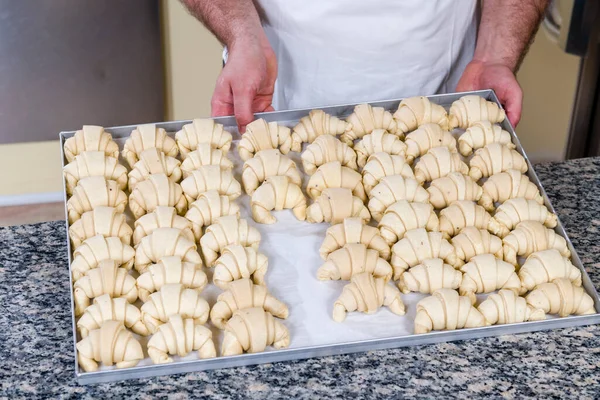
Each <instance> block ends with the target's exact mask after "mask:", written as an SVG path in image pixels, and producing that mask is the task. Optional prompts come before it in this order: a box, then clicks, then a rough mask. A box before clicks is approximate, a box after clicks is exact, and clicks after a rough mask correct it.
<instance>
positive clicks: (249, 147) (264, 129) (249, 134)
mask: <svg viewBox="0 0 600 400" xmlns="http://www.w3.org/2000/svg"><path fill="white" fill-rule="evenodd" d="M291 146H292V135H291V130H290V128H288V127H287V126H282V125H277V122H269V123H267V121H265V120H264V119H262V118H260V119H257V120H255V121H253V122H250V123H249V124H248V125H247V126H246V133H244V134H243V135H242V140H240V142H239V143H238V152H239V153H240V157H241V158H242V160H244V161H246V160H249V159H250V158H252V157H253V156H254V153H256V152H258V151H260V150H266V149H277V148H279V150H280V151H281V152H282V153H283V154H287V153H288V152H289V151H290V150H289V149H290V148H291Z"/></svg>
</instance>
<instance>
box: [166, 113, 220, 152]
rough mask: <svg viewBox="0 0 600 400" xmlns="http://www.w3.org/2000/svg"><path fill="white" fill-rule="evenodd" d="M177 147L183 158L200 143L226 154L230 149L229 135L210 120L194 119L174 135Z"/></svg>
mask: <svg viewBox="0 0 600 400" xmlns="http://www.w3.org/2000/svg"><path fill="white" fill-rule="evenodd" d="M175 140H177V146H179V151H181V155H182V156H183V158H186V157H187V154H188V153H189V152H191V151H194V150H196V149H197V148H198V145H199V144H200V143H208V144H210V145H211V146H212V147H213V148H215V149H219V150H222V151H224V152H225V153H227V152H228V151H229V148H230V147H231V141H232V137H231V133H229V132H227V131H226V130H224V129H223V125H221V124H217V123H215V121H214V120H212V119H209V118H207V119H195V120H193V121H192V123H191V124H186V125H184V126H183V128H182V129H181V130H180V131H178V132H177V133H176V134H175Z"/></svg>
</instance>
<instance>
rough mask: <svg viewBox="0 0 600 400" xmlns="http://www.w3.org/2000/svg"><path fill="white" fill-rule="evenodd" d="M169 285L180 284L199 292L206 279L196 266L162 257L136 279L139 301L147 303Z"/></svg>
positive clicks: (206, 281)
mask: <svg viewBox="0 0 600 400" xmlns="http://www.w3.org/2000/svg"><path fill="white" fill-rule="evenodd" d="M170 283H180V284H182V285H183V286H184V287H185V288H186V289H194V290H197V291H198V292H201V291H202V289H204V287H205V286H206V284H207V283H208V278H207V277H206V274H205V273H204V271H202V269H201V268H199V267H198V265H197V264H194V263H191V262H184V261H182V260H181V258H180V257H178V256H166V257H162V258H161V259H160V260H159V261H158V263H157V264H152V265H150V266H149V267H148V268H146V271H145V272H144V273H143V274H141V275H140V276H139V278H137V287H138V295H139V297H140V300H142V301H143V302H146V301H148V298H149V297H150V295H151V294H152V293H154V292H156V291H159V290H160V289H161V288H162V287H163V286H164V285H167V284H170Z"/></svg>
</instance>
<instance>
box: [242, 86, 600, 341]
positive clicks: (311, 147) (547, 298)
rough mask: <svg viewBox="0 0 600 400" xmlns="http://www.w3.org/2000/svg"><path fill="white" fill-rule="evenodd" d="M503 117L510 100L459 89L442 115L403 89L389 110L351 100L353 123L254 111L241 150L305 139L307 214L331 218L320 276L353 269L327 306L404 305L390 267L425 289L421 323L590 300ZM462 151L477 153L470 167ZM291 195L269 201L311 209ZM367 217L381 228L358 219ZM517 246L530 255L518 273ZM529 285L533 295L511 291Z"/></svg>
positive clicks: (297, 144)
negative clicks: (281, 118)
mask: <svg viewBox="0 0 600 400" xmlns="http://www.w3.org/2000/svg"><path fill="white" fill-rule="evenodd" d="M504 118H505V114H504V111H502V110H501V109H500V108H498V107H497V106H496V105H495V104H494V103H492V102H488V101H486V100H485V99H483V98H480V97H478V96H464V97H463V98H461V99H460V100H458V101H456V102H455V103H454V104H452V107H451V108H450V114H449V115H448V114H447V113H446V111H445V110H444V109H443V107H441V106H438V105H435V104H433V103H431V102H429V101H428V99H426V98H424V97H417V98H410V99H406V100H404V101H403V102H402V103H401V104H400V106H399V108H398V110H397V111H396V113H395V114H394V115H392V114H391V113H389V112H387V111H385V110H383V109H382V108H377V107H376V108H373V107H371V106H369V105H366V104H365V105H359V106H357V107H356V108H355V110H354V113H353V114H351V115H350V117H349V118H348V120H347V121H342V120H340V119H338V118H335V117H332V116H329V115H327V114H325V113H323V112H322V111H317V110H315V111H312V112H311V113H310V114H309V116H307V117H305V118H303V119H302V120H301V122H300V124H299V125H298V126H296V127H295V129H294V131H293V132H291V133H290V131H289V130H288V129H287V128H285V127H281V126H277V124H275V123H269V124H267V123H266V122H265V121H262V120H259V121H255V122H254V123H252V124H250V125H249V127H248V133H247V134H246V135H244V137H243V138H242V141H241V142H240V146H239V148H240V149H239V151H240V156H241V157H242V158H243V159H245V160H248V159H250V157H252V156H253V155H254V157H255V158H257V157H258V158H262V157H263V156H262V154H264V152H266V151H276V150H275V149H277V148H278V149H279V150H280V152H281V153H286V152H288V151H290V150H291V151H300V150H301V149H302V144H303V143H304V142H307V143H308V146H307V147H306V149H305V150H304V152H303V153H302V162H303V168H304V171H305V172H306V173H307V174H309V175H311V178H310V180H309V183H308V185H307V188H306V191H307V193H308V194H309V196H310V197H311V198H313V199H315V202H314V203H313V204H312V205H311V206H310V207H308V210H307V213H306V214H307V215H306V217H307V219H308V221H309V222H322V221H325V222H328V223H331V224H334V226H332V227H331V228H330V229H329V230H328V232H327V235H326V239H325V242H324V243H323V246H322V248H321V255H322V257H323V258H324V259H325V260H326V262H325V264H324V265H323V266H322V267H321V268H320V269H319V272H318V278H319V279H322V280H328V279H344V280H350V281H351V283H350V284H349V285H347V286H346V287H345V289H344V291H343V293H342V296H341V297H340V299H338V301H336V303H335V304H334V311H333V317H334V319H335V320H337V321H341V320H343V319H344V317H345V313H346V312H347V311H354V310H358V311H363V312H368V313H370V312H374V311H376V310H377V308H379V307H381V306H382V305H387V306H388V307H390V309H391V310H392V311H393V312H395V313H397V314H403V313H404V311H405V307H404V305H403V304H402V301H401V299H400V294H399V292H398V291H397V290H395V289H394V288H393V287H392V286H389V285H387V284H386V283H387V282H388V281H389V280H390V279H393V280H395V281H397V283H398V287H399V288H400V289H401V290H402V291H403V292H405V293H407V292H410V291H416V292H422V293H429V294H432V296H431V297H428V298H426V299H424V300H423V301H422V302H420V303H419V305H417V310H418V313H417V315H418V318H417V321H415V332H418V333H421V332H426V331H429V330H431V329H455V328H460V327H467V326H468V327H473V326H483V325H487V324H493V323H511V322H523V321H526V320H531V319H539V318H544V317H545V313H558V314H559V315H561V316H565V315H569V314H572V313H576V314H585V313H590V312H593V307H592V301H591V298H590V297H589V296H588V295H587V294H586V293H585V291H584V290H583V288H581V273H580V271H579V269H578V268H576V267H575V266H573V264H572V263H571V262H570V261H569V259H568V257H570V252H569V250H568V248H567V244H566V241H565V239H564V238H562V237H561V236H559V235H557V234H556V233H555V232H554V231H553V230H551V229H548V228H554V227H555V226H556V223H557V220H556V216H555V215H553V214H552V213H550V212H549V211H548V209H547V208H546V207H545V206H544V205H543V199H542V196H541V194H540V193H539V190H538V188H537V187H536V185H535V184H533V183H532V182H530V181H529V179H528V177H527V176H526V175H524V173H525V172H527V163H526V161H525V160H524V158H523V157H522V156H521V155H520V154H519V153H518V152H516V151H515V150H514V148H515V146H514V144H513V143H512V140H511V135H510V134H509V133H508V132H506V131H504V130H502V128H501V127H500V126H499V125H496V123H500V122H502V121H503V120H504ZM454 127H459V128H462V129H466V131H465V132H464V133H463V134H462V135H461V136H460V137H459V139H458V149H457V143H456V140H455V138H454V137H453V136H452V134H451V133H450V132H448V129H449V128H454ZM405 134H406V137H405V138H404V135H405ZM337 135H340V136H339V139H338V138H336V136H337ZM403 139H404V140H403ZM355 140H358V142H357V143H355ZM474 150H475V154H474V155H472V154H473V151H474ZM459 152H460V154H462V155H463V156H465V157H467V156H471V155H472V157H471V158H470V161H469V165H467V164H466V163H465V162H463V161H462V159H461V158H460V156H459ZM277 154H278V153H277ZM278 156H279V157H280V158H281V157H282V156H281V155H279V154H278ZM417 158H418V161H416V162H415V160H416V159H417ZM250 160H251V159H250ZM413 163H414V167H413V168H411V166H410V164H413ZM265 165H266V163H265ZM279 165H283V168H281V170H280V171H278V172H277V173H274V172H272V174H273V175H285V174H287V175H289V176H290V179H289V180H290V181H291V182H293V180H294V179H296V177H295V172H290V171H293V167H288V165H289V161H288V160H286V163H282V162H279V163H277V162H273V163H272V164H270V166H271V169H272V170H275V169H276V168H278V166H279ZM359 167H360V168H362V170H361V172H362V176H361V174H360V173H358V172H357V170H358V168H359ZM269 172H270V171H266V172H264V174H266V175H269ZM481 179H485V182H484V183H483V185H482V186H480V185H479V184H478V181H480V180H481ZM424 183H426V184H427V188H425V187H424V186H423V184H424ZM294 184H296V183H294ZM288 186H289V184H288ZM272 192H274V193H277V191H272ZM298 192H299V190H298V189H296V190H295V193H298ZM282 193H286V191H285V190H282ZM288 193H289V191H288ZM298 197H299V196H294V198H293V200H294V201H290V202H288V203H286V202H285V201H284V199H283V198H282V199H280V200H281V201H279V202H277V201H276V200H277V196H275V200H273V201H272V202H271V203H270V204H271V205H273V204H279V207H277V206H275V207H272V208H271V209H282V208H292V209H293V210H294V213H295V214H296V216H298V214H299V213H298V212H297V211H298V210H300V209H304V207H305V205H304V203H303V202H302V201H301V200H299V198H298ZM253 200H254V199H253ZM367 200H368V202H367V206H366V207H365V205H364V202H366V201H367ZM253 202H254V201H253ZM477 202H479V204H477ZM497 204H500V205H499V207H498V208H497V209H496V205H497ZM436 210H439V216H438V213H436ZM494 210H495V213H494V216H491V215H490V214H489V212H492V211H494ZM371 218H373V219H375V220H376V221H378V222H379V224H378V229H376V228H372V227H370V226H368V225H365V224H366V223H367V222H368V221H369V220H370V219H371ZM299 219H302V218H300V217H299ZM257 220H258V221H259V222H269V223H272V222H274V219H273V218H272V217H270V218H269V219H266V218H264V219H262V220H261V219H260V218H258V219H257ZM544 225H545V226H544ZM449 240H451V241H449ZM390 247H391V251H390ZM517 256H524V257H528V258H527V261H526V262H525V263H524V265H523V266H521V267H520V268H519V270H518V274H517V268H518V267H519V265H518V263H517ZM390 258H391V259H390ZM388 260H390V263H391V264H390V263H388ZM456 289H458V290H459V291H460V295H459V293H458V292H457V291H456ZM497 290H500V291H499V292H498V293H497V294H492V295H490V296H489V297H488V300H487V301H484V302H483V303H482V304H481V305H480V306H479V310H478V309H477V308H475V307H474V306H473V304H474V303H475V300H476V297H475V294H476V293H491V292H494V291H497ZM438 291H439V292H438ZM528 291H531V292H530V293H529V295H528V296H527V298H523V297H520V296H519V295H523V294H525V293H526V292H528ZM466 305H468V307H467V306H466ZM466 316H469V318H466ZM427 318H429V320H430V323H426V322H425V319H427ZM457 321H458V322H457ZM467 321H471V322H467ZM472 321H477V322H472Z"/></svg>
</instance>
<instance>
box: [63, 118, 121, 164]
mask: <svg viewBox="0 0 600 400" xmlns="http://www.w3.org/2000/svg"><path fill="white" fill-rule="evenodd" d="M64 151H65V157H66V159H67V162H71V161H73V160H74V159H75V157H76V156H78V155H79V154H81V153H83V152H84V151H103V152H104V155H106V156H107V157H113V158H119V145H118V144H117V143H116V142H115V141H114V140H113V138H112V135H111V134H110V133H108V132H105V131H104V128H103V127H101V126H95V125H84V126H83V128H82V129H80V130H78V131H77V132H75V135H73V137H70V138H68V139H67V140H65V145H64Z"/></svg>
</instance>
